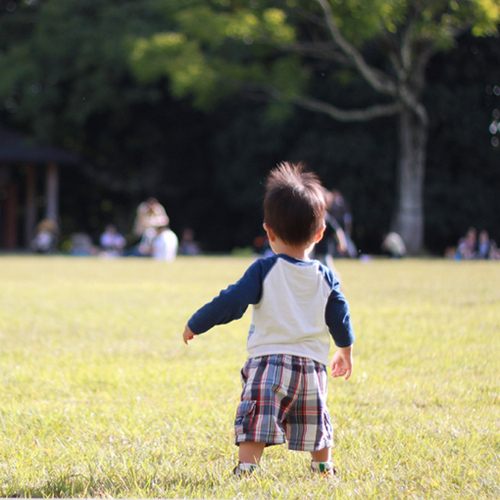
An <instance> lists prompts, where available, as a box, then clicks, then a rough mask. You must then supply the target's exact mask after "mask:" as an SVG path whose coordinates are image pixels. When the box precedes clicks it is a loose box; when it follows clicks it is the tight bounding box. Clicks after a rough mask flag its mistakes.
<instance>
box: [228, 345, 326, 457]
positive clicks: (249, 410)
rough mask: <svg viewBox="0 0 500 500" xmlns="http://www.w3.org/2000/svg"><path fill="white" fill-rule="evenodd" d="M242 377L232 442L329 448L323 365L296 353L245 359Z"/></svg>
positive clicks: (311, 449) (297, 448) (296, 448)
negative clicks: (233, 440) (295, 354)
mask: <svg viewBox="0 0 500 500" xmlns="http://www.w3.org/2000/svg"><path fill="white" fill-rule="evenodd" d="M241 378H242V383H243V391H242V393H241V401H240V404H239V405H238V409H237V411H236V419H235V434H236V444H238V443H242V442H245V441H252V442H256V443H267V444H268V445H273V444H283V443H285V442H288V448H289V449H291V450H297V451H317V450H321V449H323V448H326V447H331V446H333V429H332V424H331V422H330V415H329V413H328V409H327V407H326V386H327V378H328V375H327V372H326V367H325V366H324V365H322V364H320V363H317V362H316V361H313V360H311V359H308V358H301V357H297V356H290V355H283V354H280V355H271V356H262V357H259V358H251V359H248V360H247V361H246V363H245V365H244V366H243V369H242V370H241Z"/></svg>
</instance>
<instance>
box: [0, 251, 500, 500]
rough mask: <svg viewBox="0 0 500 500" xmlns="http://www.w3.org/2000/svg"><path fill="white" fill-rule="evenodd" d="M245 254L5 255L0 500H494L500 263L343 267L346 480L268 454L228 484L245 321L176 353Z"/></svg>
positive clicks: (276, 452) (299, 459)
mask: <svg viewBox="0 0 500 500" xmlns="http://www.w3.org/2000/svg"><path fill="white" fill-rule="evenodd" d="M250 263H251V260H250V259H248V258H243V257H241V258H236V257H233V258H231V257H199V258H179V259H178V260H177V261H176V262H174V263H171V264H168V263H160V262H154V261H149V260H141V259H123V260H101V259H98V258H69V257H9V256H4V257H1V258H0V497H103V498H104V497H105V498H109V497H115V498H140V497H142V498H146V497H150V498H151V497H163V498H225V499H229V498H239V499H257V498H259V499H260V498H273V499H274V498H276V499H278V498H279V499H287V500H288V499H308V498H311V499H321V500H324V499H325V498H336V499H344V498H346V499H348V498H359V499H363V500H368V499H377V500H380V499H384V500H386V499H427V498H430V499H444V498H447V499H476V498H484V499H497V498H500V389H499V386H500V263H499V262H449V261H443V260H403V261H389V260H374V261H372V262H369V263H361V262H359V261H338V262H337V265H338V269H339V271H340V273H341V276H342V282H343V289H344V292H345V294H346V296H347V298H348V300H349V303H350V305H351V311H352V317H353V323H354V327H355V330H356V335H357V341H356V344H355V350H354V354H355V370H354V373H353V376H352V377H351V379H350V380H349V381H347V382H346V381H344V380H339V379H336V380H333V379H331V380H330V385H329V406H330V411H331V415H332V420H333V422H334V426H335V433H336V448H335V451H334V461H335V463H336V466H337V468H338V469H339V470H340V472H341V481H340V482H339V483H335V482H332V481H329V480H327V479H325V478H318V477H314V476H311V474H310V473H309V471H308V466H309V461H310V459H309V456H308V454H304V453H297V452H289V451H288V450H287V449H286V447H284V446H281V447H272V448H271V449H268V450H266V452H265V454H264V458H263V464H262V465H263V471H262V472H261V473H260V474H259V475H258V476H256V477H253V478H251V479H244V480H236V479H234V478H233V477H232V475H231V469H232V467H233V466H234V464H235V461H236V456H237V448H236V447H235V446H234V444H233V417H234V411H235V409H236V404H237V402H238V397H239V390H240V381H239V370H240V368H241V365H242V364H243V361H244V359H245V341H246V333H247V329H248V325H249V320H250V315H249V312H247V314H246V315H245V316H244V318H243V319H241V320H240V321H238V322H234V323H232V324H230V325H226V326H224V327H217V328H215V329H214V330H212V331H211V332H209V333H207V334H206V335H203V336H201V337H199V338H197V339H195V340H194V341H193V342H191V344H190V345H189V346H188V347H187V346H185V345H184V344H183V343H182V340H181V334H182V331H183V327H184V324H185V322H186V320H187V318H188V317H189V316H190V314H191V313H192V312H194V310H195V309H196V308H198V307H199V306H201V305H202V304H204V303H205V302H206V301H207V300H209V299H211V298H212V296H213V295H215V294H216V293H218V292H219V290H220V289H222V288H225V287H226V285H227V284H229V283H231V282H234V281H235V280H236V279H238V278H239V277H240V276H241V274H242V273H243V272H244V270H245V269H246V268H247V267H248V265H249V264H250Z"/></svg>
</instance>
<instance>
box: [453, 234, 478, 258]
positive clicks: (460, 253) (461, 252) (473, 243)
mask: <svg viewBox="0 0 500 500" xmlns="http://www.w3.org/2000/svg"><path fill="white" fill-rule="evenodd" d="M476 253H477V231H476V228H474V227H470V228H469V229H468V231H467V233H466V234H465V236H464V237H463V238H460V239H459V240H458V245H457V254H456V257H455V258H456V259H457V260H469V259H475V258H476Z"/></svg>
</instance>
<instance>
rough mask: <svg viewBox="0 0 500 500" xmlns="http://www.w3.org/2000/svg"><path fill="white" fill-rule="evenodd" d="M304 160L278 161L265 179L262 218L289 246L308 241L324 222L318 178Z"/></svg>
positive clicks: (321, 189)
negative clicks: (308, 168)
mask: <svg viewBox="0 0 500 500" xmlns="http://www.w3.org/2000/svg"><path fill="white" fill-rule="evenodd" d="M304 169H305V165H304V164H303V163H298V164H293V163H288V162H283V163H280V164H279V165H278V166H277V167H276V168H274V169H273V170H271V172H270V173H269V175H268V177H267V180H266V194H265V197H264V221H265V222H266V224H267V225H268V226H269V227H271V229H272V230H273V231H274V232H275V234H276V236H278V237H279V238H280V239H281V240H283V241H284V242H285V243H287V244H288V245H291V246H301V245H304V244H307V243H311V242H312V240H313V238H314V236H315V235H316V233H317V232H318V231H319V230H320V229H321V227H322V226H323V224H324V218H325V209H326V206H325V197H324V195H323V192H324V190H323V187H322V185H321V182H320V181H319V179H318V177H317V176H316V175H315V174H314V173H312V172H306V171H305V170H304Z"/></svg>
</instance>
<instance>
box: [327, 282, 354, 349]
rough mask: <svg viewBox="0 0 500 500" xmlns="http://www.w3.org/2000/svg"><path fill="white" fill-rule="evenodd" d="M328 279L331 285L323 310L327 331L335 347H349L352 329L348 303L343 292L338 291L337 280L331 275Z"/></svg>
mask: <svg viewBox="0 0 500 500" xmlns="http://www.w3.org/2000/svg"><path fill="white" fill-rule="evenodd" d="M328 281H329V282H330V283H331V285H332V292H331V293H330V296H329V298H328V302H327V304H326V310H325V321H326V324H327V326H328V331H329V332H330V335H331V336H332V338H333V341H334V342H335V345H336V346H337V347H349V346H350V345H352V344H353V342H354V329H353V327H352V324H351V314H350V312H349V305H348V304H347V300H346V298H345V297H344V294H343V293H342V292H341V291H340V283H339V282H338V280H337V279H336V278H335V277H333V275H332V276H331V277H330V279H329V280H328Z"/></svg>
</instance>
